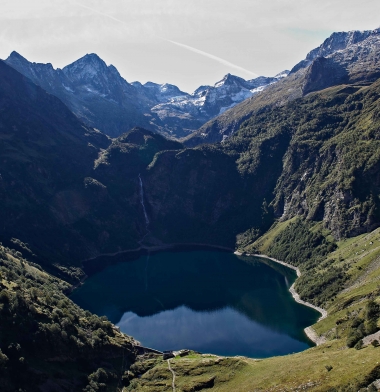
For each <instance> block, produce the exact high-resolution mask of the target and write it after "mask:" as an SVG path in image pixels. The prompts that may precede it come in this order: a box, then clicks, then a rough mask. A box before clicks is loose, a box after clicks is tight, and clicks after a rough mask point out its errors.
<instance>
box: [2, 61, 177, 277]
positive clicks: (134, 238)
mask: <svg viewBox="0 0 380 392" xmlns="http://www.w3.org/2000/svg"><path fill="white" fill-rule="evenodd" d="M0 97H1V101H0V102H1V113H2V115H1V117H0V129H1V132H0V155H1V162H2V164H1V172H0V174H1V176H0V197H1V200H2V209H1V211H0V219H1V222H2V224H1V227H0V238H1V241H3V242H4V243H6V244H11V240H12V238H17V239H22V242H24V243H29V244H30V249H31V253H32V254H33V255H34V257H35V258H36V260H37V259H38V260H39V263H42V264H43V265H45V268H50V269H51V270H52V271H53V270H54V273H55V274H58V275H60V274H63V275H64V276H65V278H66V279H73V280H74V281H75V280H76V279H78V277H80V276H81V273H80V269H78V268H77V267H78V266H80V260H82V259H84V258H86V257H87V258H89V257H91V256H93V255H96V254H99V253H106V252H107V251H111V250H115V249H116V250H117V249H119V247H120V246H121V244H123V245H122V246H123V247H127V248H137V247H138V246H139V243H138V241H139V240H140V239H141V237H142V236H143V234H144V233H142V234H141V232H143V231H144V230H145V227H144V226H143V225H142V224H140V223H139V222H140V220H141V219H140V218H141V217H142V216H143V215H142V214H143V212H142V211H141V208H140V207H141V205H140V199H139V182H138V174H139V172H140V170H142V168H144V167H145V166H146V165H147V164H148V163H149V162H151V160H152V159H153V156H154V154H155V153H157V152H158V151H160V149H163V150H168V149H171V148H182V145H181V144H179V143H178V142H174V141H168V140H166V139H165V138H163V137H162V136H160V135H157V134H152V133H151V132H148V131H143V130H139V129H136V130H133V131H130V132H129V133H127V134H126V135H124V136H121V137H119V138H118V139H115V140H113V141H112V143H111V140H110V139H109V138H108V137H107V136H105V135H104V134H102V133H101V132H99V131H96V130H94V129H91V128H89V127H87V126H85V125H84V124H83V123H82V122H80V121H79V120H78V119H77V117H76V116H75V115H74V114H72V113H71V112H70V110H69V109H68V108H67V107H66V106H65V105H64V104H63V103H62V102H61V101H60V100H59V99H58V98H56V97H55V96H53V95H50V94H48V93H47V92H45V91H44V90H43V89H42V88H41V87H39V86H36V85H35V84H34V83H32V82H31V81H30V80H29V79H27V78H26V77H25V76H23V75H21V74H20V73H18V72H17V71H16V70H14V69H13V68H11V67H10V66H8V65H7V64H6V63H4V62H2V61H1V62H0ZM123 155H124V156H128V157H130V161H129V162H128V161H124V162H121V163H120V164H119V163H118V162H119V160H120V159H121V158H119V156H123ZM139 160H141V163H140V164H139ZM109 162H111V163H112V167H113V172H112V173H111V174H108V173H107V170H106V169H107V165H108V164H109ZM114 162H115V163H114ZM126 164H127V166H126ZM118 165H119V166H118ZM103 168H105V169H103ZM102 173H105V174H104V175H103V174H102ZM96 176H98V178H100V180H99V179H97V178H96ZM115 176H116V177H117V179H116V180H115V181H113V178H114V177H115ZM103 179H104V182H105V184H103ZM114 246H115V248H114ZM52 260H54V262H53V261H52ZM52 263H53V264H54V267H53V266H52ZM67 263H68V264H69V267H67ZM72 266H76V267H73V268H71V267H72ZM77 273H78V274H79V275H78V274H77Z"/></svg>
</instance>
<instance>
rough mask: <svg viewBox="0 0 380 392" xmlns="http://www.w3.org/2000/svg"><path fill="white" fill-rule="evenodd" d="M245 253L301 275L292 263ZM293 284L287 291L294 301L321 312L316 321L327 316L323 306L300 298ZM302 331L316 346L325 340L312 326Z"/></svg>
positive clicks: (238, 253)
mask: <svg viewBox="0 0 380 392" xmlns="http://www.w3.org/2000/svg"><path fill="white" fill-rule="evenodd" d="M234 253H235V254H236V255H238V256H240V255H242V254H241V253H240V252H234ZM245 255H246V256H254V257H261V258H264V259H268V260H271V261H274V262H275V263H277V264H281V265H284V266H285V267H288V268H291V269H292V270H294V271H296V273H297V278H299V277H300V276H301V275H302V273H301V271H300V269H299V268H298V267H295V266H294V265H291V264H288V263H285V262H284V261H281V260H277V259H275V258H273V257H269V256H266V255H261V254H251V253H246V254H245ZM294 286H295V282H294V283H293V284H292V285H291V286H290V288H289V292H290V294H292V297H293V298H294V300H295V301H296V302H298V303H299V304H301V305H304V306H308V307H309V308H312V309H314V310H316V311H317V312H319V313H320V314H321V317H319V319H318V320H317V322H319V321H321V320H323V319H325V318H326V317H327V315H328V313H327V311H326V310H325V309H323V308H320V307H318V306H315V305H313V304H311V303H310V302H306V301H303V300H302V299H301V298H300V296H299V294H298V293H297V292H296V290H295V288H294ZM304 332H305V334H306V336H307V337H308V338H309V339H310V340H311V341H312V342H314V343H315V344H316V345H317V346H319V345H320V344H322V343H324V342H325V339H324V338H323V337H320V336H318V335H317V333H316V332H315V330H314V329H313V327H311V326H309V327H306V328H305V329H304Z"/></svg>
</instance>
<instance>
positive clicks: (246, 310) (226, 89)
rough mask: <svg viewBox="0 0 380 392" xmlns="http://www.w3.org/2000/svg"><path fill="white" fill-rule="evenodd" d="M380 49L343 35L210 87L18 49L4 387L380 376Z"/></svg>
mask: <svg viewBox="0 0 380 392" xmlns="http://www.w3.org/2000/svg"><path fill="white" fill-rule="evenodd" d="M379 53H380V30H379V29H375V30H368V31H361V32H359V31H353V32H348V33H334V34H332V35H331V36H330V37H329V38H328V39H327V40H326V41H325V42H324V43H323V44H322V45H320V46H319V47H318V48H316V49H314V50H312V51H311V52H310V53H309V54H308V55H307V56H306V58H305V60H303V61H301V62H300V63H299V64H297V65H295V66H294V67H293V69H292V70H291V71H290V73H289V74H288V72H286V73H283V74H282V75H278V76H277V77H275V78H257V79H252V80H249V81H247V80H244V79H241V78H237V77H235V76H233V75H227V76H226V77H225V78H224V79H223V80H222V81H221V82H219V83H217V84H215V85H214V86H213V87H212V86H211V87H210V86H202V87H201V88H199V89H198V90H196V92H195V93H194V94H193V95H190V94H187V93H183V92H181V91H180V90H179V89H178V88H177V87H175V86H172V85H167V84H166V85H158V84H154V83H146V84H144V85H142V84H139V83H137V82H136V83H132V84H129V83H127V82H126V81H125V80H124V79H123V78H122V77H121V76H120V74H119V73H118V71H117V70H116V68H114V67H113V66H107V65H106V64H105V63H104V62H103V61H102V60H101V59H100V58H99V57H98V56H97V55H87V56H85V57H83V58H81V59H79V60H78V61H76V62H74V63H72V64H70V65H69V66H67V67H64V68H63V69H54V68H53V67H52V66H51V64H50V65H49V64H37V63H30V62H28V61H27V60H26V59H25V58H23V57H22V56H20V55H19V54H17V53H15V52H13V53H12V54H11V56H10V57H9V58H8V59H7V60H6V61H0V163H1V166H0V200H1V206H2V208H1V209H0V222H1V224H0V241H1V245H0V290H1V291H0V314H1V323H0V386H1V389H2V390H4V391H15V390H19V391H28V392H29V391H32V392H34V391H44V392H48V391H52V392H53V391H59V392H61V391H76V390H78V391H81V390H82V391H87V392H93V391H111V390H112V391H115V390H118V391H124V392H126V391H157V392H158V391H168V390H169V391H170V390H173V389H174V388H175V389H176V390H177V391H189V392H190V391H198V390H206V389H212V390H215V391H231V390H236V391H250V390H255V391H301V390H310V391H330V392H332V391H342V392H343V391H358V390H360V391H374V390H377V389H378V388H380V386H379V382H380V381H379V380H380V365H379V364H378V361H379V350H380V349H379V342H378V341H377V339H376V336H377V335H376V333H377V332H378V331H379V329H380V324H379V323H380V286H379V279H380V264H379V256H380V232H379V230H380V229H379V226H380V212H379V211H380V197H379V195H380V156H379V154H380V145H379V140H380V115H379V113H380V79H379V77H380V68H379V61H378V60H379ZM274 79H276V80H274ZM201 97H203V98H205V99H204V100H202V99H201ZM243 98H246V99H243ZM208 99H209V101H208ZM240 99H241V101H240ZM185 101H186V102H185ZM115 102H116V103H115ZM200 102H202V104H200ZM239 102H240V103H239ZM235 103H236V105H235ZM197 105H198V106H197ZM207 105H209V106H207ZM229 107H230V108H229ZM194 108H195V109H194ZM199 108H201V109H199ZM198 109H199V110H198ZM206 109H207V110H206ZM194 110H195V111H196V115H195V114H194V113H195V112H194ZM202 111H203V112H202ZM173 112H175V115H173ZM206 112H207V113H206ZM200 113H201V114H202V113H203V114H202V115H200ZM147 114H148V115H147ZM193 115H194V117H193ZM202 116H203V117H202ZM168 119H170V121H169V120H168ZM107 127H109V128H107ZM165 136H167V137H168V138H167V137H165ZM218 249H219V250H218ZM222 249H224V250H236V252H237V253H238V254H240V256H237V255H233V254H232V252H222ZM158 250H160V252H157V253H154V251H158ZM169 250H170V252H169ZM179 250H181V251H179ZM248 255H265V256H268V257H271V258H274V259H277V260H280V261H282V262H284V263H287V264H289V265H291V266H293V267H294V268H297V269H299V271H300V272H301V275H300V276H299V277H298V278H297V279H296V281H295V286H294V288H295V290H296V292H297V293H298V294H299V296H300V298H301V300H303V301H306V302H308V303H311V304H313V305H314V306H315V307H320V308H323V309H325V310H326V311H327V317H325V318H323V319H322V320H320V321H319V322H317V319H318V317H319V314H318V313H317V312H315V311H314V310H312V309H311V308H307V307H304V306H302V305H301V304H297V303H296V302H295V301H294V300H293V298H292V297H291V293H290V292H289V288H290V286H291V284H292V282H293V280H294V279H295V276H294V271H292V270H291V269H289V268H287V267H286V266H284V265H281V264H279V263H272V262H271V261H270V260H268V259H265V258H260V259H258V258H257V259H256V258H254V257H253V256H248ZM206 256H207V257H206ZM197 320H198V321H197ZM114 323H118V327H119V328H117V327H116V326H115V325H114ZM158 324H161V325H164V328H163V330H164V331H166V332H168V333H167V334H166V335H165V334H162V331H163V330H161V331H160V330H159V329H158V328H157V325H158ZM221 325H222V326H223V328H222V327H221ZM309 326H310V327H311V329H309V332H310V331H311V333H314V335H315V336H316V337H317V338H318V339H319V342H320V343H321V344H319V345H318V346H316V347H311V348H309V347H310V346H311V343H310V341H309V340H308V339H307V337H306V335H305V334H304V332H303V329H304V328H305V327H309ZM171 328H172V329H171ZM186 328H188V329H189V330H191V331H190V332H191V333H189V334H187V335H186V334H184V336H182V340H181V339H180V337H181V336H180V335H181V334H180V333H179V331H185V330H186ZM130 331H133V332H130ZM194 331H195V332H194ZM200 331H202V332H200ZM204 331H207V333H205V332H204ZM125 333H126V334H125ZM140 333H141V337H140V336H139V334H140ZM129 334H131V335H132V336H133V337H130V336H129ZM217 334H220V340H218V339H216V335H217ZM374 334H375V335H374ZM134 335H136V336H134ZM173 337H174V338H175V339H174V340H173ZM201 337H202V338H204V340H203V341H202V342H201V340H202V339H201ZM236 337H237V338H236ZM177 338H178V339H177ZM135 339H136V340H135ZM140 339H141V341H142V344H143V345H147V346H152V348H156V349H161V350H179V349H181V348H184V349H185V348H189V349H191V351H190V352H187V354H188V355H183V356H181V355H179V354H178V355H177V356H175V357H173V358H172V359H170V362H169V363H168V362H167V361H166V360H164V359H163V358H162V356H161V355H156V354H154V353H152V352H143V353H141V347H140V346H139V342H138V341H137V340H140ZM145 342H146V343H145ZM186 342H189V343H188V344H189V346H188V345H187V344H186ZM200 342H201V343H202V344H200ZM210 342H211V343H210ZM198 343H199V345H198ZM229 345H230V346H229ZM190 346H191V347H190ZM143 351H144V350H143ZM199 352H201V353H199ZM293 352H296V353H293ZM173 372H174V374H175V380H174V381H173ZM172 383H174V384H175V385H174V387H173V385H172Z"/></svg>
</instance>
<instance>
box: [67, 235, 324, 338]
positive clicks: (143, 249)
mask: <svg viewBox="0 0 380 392" xmlns="http://www.w3.org/2000/svg"><path fill="white" fill-rule="evenodd" d="M189 248H190V249H192V250H197V249H204V250H205V249H206V250H207V249H210V250H212V249H215V250H222V251H226V252H231V253H234V254H235V255H237V256H243V255H245V256H253V257H260V258H264V259H267V260H271V261H273V262H275V263H277V264H281V265H283V266H285V267H288V268H290V269H292V270H294V271H295V272H296V274H297V278H299V277H300V276H301V275H302V273H301V271H300V269H299V268H298V267H295V266H293V265H291V264H288V263H286V262H284V261H281V260H277V259H275V258H273V257H269V256H267V255H262V254H251V253H241V252H239V251H235V250H234V249H232V248H228V247H224V246H220V245H211V244H202V243H172V244H162V245H157V246H140V247H138V248H135V249H128V250H122V251H118V252H114V253H104V254H100V255H97V256H95V257H92V258H89V259H86V260H82V266H83V270H84V271H85V273H86V275H85V277H84V278H83V279H82V280H81V281H80V282H79V283H78V284H76V285H75V286H72V287H71V290H70V292H72V291H73V290H74V289H75V288H77V287H78V286H80V285H82V284H83V283H84V281H85V280H86V279H87V278H88V276H89V275H92V273H87V272H86V269H88V268H86V266H85V263H86V264H87V265H88V266H90V265H91V264H92V263H91V262H93V261H96V260H99V259H101V258H102V257H111V258H113V257H115V256H119V255H128V254H129V255H131V256H132V259H131V260H133V259H136V258H138V257H140V256H141V255H143V254H144V253H150V252H152V253H155V252H161V251H165V250H168V251H176V250H178V251H180V250H185V249H189ZM117 263H118V261H116V262H115V261H114V262H111V263H107V262H105V263H104V264H102V265H101V266H99V268H96V267H95V270H94V271H95V272H94V271H93V273H96V272H98V271H100V270H102V269H104V268H107V267H108V266H111V265H113V264H117ZM294 286H295V282H294V283H293V284H292V286H291V287H290V288H289V292H290V293H291V295H292V297H293V299H294V300H295V301H296V302H297V303H299V304H301V305H304V306H308V307H310V308H312V309H314V310H316V311H317V312H319V313H320V314H321V317H319V319H318V320H317V322H319V321H321V320H323V319H325V318H326V317H327V315H328V314H327V311H326V310H325V309H323V308H320V307H318V306H315V305H313V304H311V303H309V302H306V301H303V300H302V299H301V298H300V296H299V294H298V293H297V292H296V290H295V288H294ZM304 332H305V334H306V336H307V337H308V338H309V339H310V340H311V341H312V342H313V343H314V344H316V345H317V346H318V345H320V344H322V343H324V338H322V337H320V336H318V335H317V333H316V332H315V331H314V329H313V328H312V327H311V326H309V327H306V328H305V329H304Z"/></svg>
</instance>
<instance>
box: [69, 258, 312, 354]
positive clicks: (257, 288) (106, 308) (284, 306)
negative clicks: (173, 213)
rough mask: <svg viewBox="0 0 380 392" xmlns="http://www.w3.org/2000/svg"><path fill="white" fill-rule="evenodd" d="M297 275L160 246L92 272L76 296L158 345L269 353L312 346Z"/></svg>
mask: <svg viewBox="0 0 380 392" xmlns="http://www.w3.org/2000/svg"><path fill="white" fill-rule="evenodd" d="M295 277H296V276H295V273H294V271H293V270H290V269H288V268H286V267H283V266H281V265H278V264H276V263H273V262H270V261H267V260H263V259H260V258H255V257H243V256H236V255H234V254H231V253H227V252H220V251H186V252H184V251H183V252H160V253H156V254H153V255H145V256H141V257H140V258H139V259H138V260H134V261H128V262H125V263H119V264H116V265H113V266H110V267H108V268H106V269H105V270H103V271H101V272H98V273H96V274H94V275H92V276H91V277H89V278H88V279H87V280H86V281H85V283H84V285H83V286H81V287H80V288H78V289H77V290H75V291H74V293H73V294H72V295H71V299H72V300H73V301H74V302H76V303H77V304H79V305H80V306H82V307H83V308H84V309H88V310H90V311H91V312H93V313H96V314H98V315H106V316H107V317H108V318H109V319H110V320H111V321H112V322H113V323H115V324H116V325H118V326H119V327H120V329H121V331H123V332H125V333H126V334H128V335H132V336H133V337H134V338H135V339H137V340H139V341H140V342H141V344H142V345H144V346H147V347H152V348H155V349H158V350H176V349H182V348H189V349H193V350H196V351H200V352H202V353H214V354H219V355H228V356H231V355H244V356H248V357H253V358H264V357H269V356H273V355H284V354H289V353H293V352H298V351H302V350H305V349H306V348H308V347H311V346H312V343H311V342H310V341H309V340H308V339H307V337H306V335H305V333H304V331H303V329H304V328H305V327H307V326H309V325H311V324H313V323H315V322H316V320H317V319H318V317H319V313H318V312H316V311H314V310H313V309H310V308H308V307H305V306H303V305H300V304H298V303H296V302H295V301H294V300H293V298H292V296H291V294H290V293H289V291H288V289H289V287H290V285H291V284H292V283H293V282H294V279H295Z"/></svg>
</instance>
